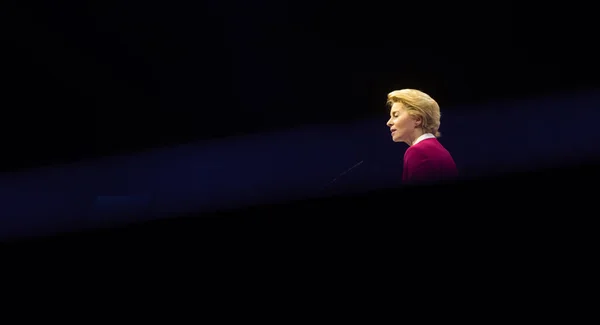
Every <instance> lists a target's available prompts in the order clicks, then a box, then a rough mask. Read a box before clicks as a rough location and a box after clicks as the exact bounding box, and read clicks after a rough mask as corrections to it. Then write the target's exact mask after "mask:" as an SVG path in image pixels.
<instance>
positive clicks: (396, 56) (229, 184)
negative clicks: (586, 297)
mask: <svg viewBox="0 0 600 325" xmlns="http://www.w3.org/2000/svg"><path fill="white" fill-rule="evenodd" d="M190 3H191V2H188V3H185V2H173V1H169V2H166V1H164V2H162V3H159V2H149V1H136V2H134V1H112V2H111V1H102V2H99V3H97V4H91V3H90V2H87V1H69V2H65V1H46V2H45V3H41V2H33V1H18V2H17V1H8V2H6V1H5V2H3V4H2V7H1V8H0V21H1V22H2V30H3V43H2V46H3V47H2V49H3V51H2V54H3V55H4V57H3V60H2V71H1V73H0V75H1V76H2V78H3V81H4V85H3V87H2V90H3V92H2V100H3V101H2V113H3V114H2V117H3V118H2V122H1V123H2V128H0V129H1V132H2V133H1V134H0V136H1V139H2V140H1V141H2V144H1V146H2V162H3V164H2V165H3V167H2V171H3V172H4V173H2V174H0V209H1V210H0V222H2V224H0V236H2V238H3V239H4V238H8V237H12V238H14V237H19V236H24V237H27V236H28V235H39V234H52V233H55V232H61V231H66V230H74V229H77V230H80V229H81V228H97V227H99V226H105V227H106V228H109V227H110V226H115V225H122V224H123V223H135V222H137V221H142V220H141V219H145V220H147V219H148V218H150V219H151V218H163V217H165V216H176V215H177V216H181V215H186V216H187V217H190V218H183V219H168V220H158V221H157V222H154V223H152V222H148V223H147V224H145V225H144V224H142V225H138V224H136V225H132V226H131V227H129V228H123V229H111V230H110V231H109V230H105V231H102V230H99V231H97V232H95V233H92V232H81V234H82V236H78V235H77V234H73V235H71V236H65V237H63V238H58V239H57V240H53V241H44V240H42V241H40V242H37V244H38V245H34V246H33V247H35V249H34V250H26V251H24V252H21V254H16V255H15V256H18V258H20V260H19V262H18V263H9V262H6V260H3V261H4V262H5V263H4V264H3V265H6V268H10V267H12V266H14V265H25V264H26V263H23V260H22V257H23V256H25V257H27V260H29V261H32V260H36V261H41V263H39V264H38V265H36V266H35V267H33V268H30V269H29V271H31V270H35V272H36V276H35V277H32V278H31V279H40V278H43V275H44V273H45V274H50V272H48V270H49V269H52V268H54V267H56V266H59V265H62V263H61V261H59V259H53V256H52V255H50V254H48V255H46V256H45V257H44V258H42V259H35V257H36V255H35V254H34V253H35V252H38V251H39V248H50V250H54V251H55V252H56V251H58V250H56V249H57V248H58V249H59V250H60V251H61V252H71V253H73V255H72V257H71V258H70V259H69V260H70V261H72V262H74V263H76V264H77V267H76V268H74V269H71V270H69V272H68V273H66V272H65V273H64V274H73V270H76V271H75V272H76V273H78V274H79V275H82V276H84V277H85V276H87V275H89V274H92V273H91V272H90V273H87V272H79V271H80V270H81V266H82V265H83V264H86V263H82V261H83V260H84V259H88V258H89V259H91V260H93V263H90V264H88V265H90V266H92V268H94V269H95V270H94V271H96V272H98V270H105V269H106V268H105V267H106V265H108V264H110V262H113V263H114V262H115V261H116V258H117V256H124V257H125V258H123V259H120V260H119V262H118V263H119V264H118V267H117V268H114V270H118V272H117V273H118V274H119V276H120V277H121V278H123V273H126V272H123V271H126V270H130V269H129V268H128V266H129V265H134V264H137V266H138V267H140V266H139V261H140V260H147V261H152V266H151V267H147V268H144V266H142V268H144V270H143V271H142V272H139V273H133V272H131V273H130V274H131V275H133V274H137V275H135V276H130V277H128V281H130V280H131V279H133V278H143V277H139V275H141V274H144V275H147V274H149V273H151V272H152V271H153V270H160V272H161V274H160V275H159V276H157V277H156V278H155V279H165V278H168V277H165V276H164V273H163V272H164V269H165V268H167V269H170V270H177V271H176V272H178V274H177V276H176V277H171V278H169V280H168V281H169V283H170V285H171V286H172V280H173V279H175V280H177V279H181V278H182V271H185V270H193V271H192V272H194V273H195V272H196V268H195V267H194V266H195V265H199V266H200V268H202V270H200V271H201V272H209V273H210V272H213V274H214V275H216V276H214V277H213V276H212V275H211V276H210V277H198V275H199V274H201V272H197V273H195V274H194V278H196V279H198V278H202V279H201V281H204V280H205V279H208V282H211V283H216V284H217V285H218V286H219V290H218V291H219V293H221V294H222V293H224V292H226V294H227V295H228V298H229V297H231V296H232V294H231V293H230V292H233V291H227V290H223V287H222V286H221V285H222V284H223V283H225V282H226V283H234V285H237V284H238V282H249V283H252V284H258V285H259V286H260V288H257V289H258V290H252V291H249V292H252V293H253V295H254V294H255V293H256V292H265V285H264V283H269V282H270V281H268V280H267V281H264V282H263V281H257V280H256V279H260V277H256V278H254V277H252V278H251V277H250V276H248V275H250V274H252V271H253V270H256V272H257V273H261V274H260V275H262V276H263V277H264V275H266V274H268V277H270V278H275V279H278V278H277V275H284V276H285V275H288V274H289V273H292V274H293V275H292V276H290V277H289V279H293V280H292V281H293V282H296V283H299V284H300V286H303V287H304V288H303V289H304V290H307V288H311V289H312V287H313V286H314V284H315V283H321V281H318V280H319V279H325V281H326V282H327V284H326V286H323V287H320V288H315V290H314V291H312V292H310V293H313V295H312V296H314V292H319V293H320V292H322V291H323V288H324V287H328V288H331V287H332V286H334V285H338V286H339V287H340V290H336V289H333V290H334V291H337V292H343V293H344V294H346V293H347V292H349V291H352V293H354V292H360V291H359V290H357V289H356V287H357V286H358V285H362V286H363V287H364V288H378V289H381V288H383V290H385V291H386V292H405V291H406V290H405V289H406V284H407V283H416V284H417V285H418V286H419V292H424V290H423V287H424V286H426V285H427V284H430V286H435V287H436V288H434V289H433V290H427V291H426V292H427V293H428V295H430V296H431V294H430V293H433V296H436V295H435V294H436V290H435V289H438V291H440V290H444V288H445V287H444V286H443V285H446V286H450V287H451V286H452V284H454V285H455V286H456V290H453V291H450V290H448V291H446V293H447V292H452V295H453V297H455V296H456V293H463V294H467V295H468V294H469V293H474V294H473V295H471V296H473V297H477V299H478V300H479V301H485V302H484V303H485V304H489V300H487V299H480V297H481V292H482V290H483V288H485V291H486V292H491V293H492V294H493V295H496V296H502V297H503V298H504V296H505V295H501V294H497V293H501V292H503V291H504V292H506V293H507V294H506V296H510V297H511V301H513V300H515V299H514V298H515V297H517V298H518V297H524V298H523V299H526V302H525V303H524V304H523V306H528V308H529V307H531V301H533V300H536V299H532V298H531V295H529V294H525V295H523V294H520V293H521V292H522V291H519V290H522V289H523V288H527V290H530V291H531V292H533V291H535V292H540V295H543V296H544V298H546V299H553V298H554V297H555V296H554V295H552V293H558V292H561V291H560V290H561V289H562V288H561V285H563V287H564V288H587V287H589V286H588V283H582V284H581V285H574V284H573V281H579V282H585V280H586V278H585V277H584V276H582V274H584V273H585V272H583V271H587V270H592V269H593V268H591V267H590V266H589V265H586V263H588V264H589V263H590V262H588V261H593V259H590V258H589V257H590V256H593V255H592V254H594V253H595V252H590V249H591V247H597V245H594V244H593V242H594V240H595V238H596V237H597V236H596V234H595V233H593V232H594V231H595V229H596V227H594V226H593V224H595V211H596V210H597V207H596V206H595V205H596V204H595V202H596V200H595V199H594V194H595V192H594V188H595V184H596V183H597V182H598V179H599V178H598V176H600V173H599V172H598V168H597V166H598V164H594V163H593V161H592V160H588V161H586V162H585V163H583V162H581V161H580V162H577V161H574V159H569V158H571V157H570V156H571V155H572V154H573V155H574V154H577V155H578V157H579V158H580V157H582V156H586V155H591V154H595V155H598V153H599V150H598V149H599V147H598V143H600V142H599V141H598V139H599V136H598V132H596V131H595V130H596V129H595V121H597V120H598V115H599V113H598V109H597V108H598V103H600V98H599V97H598V95H597V91H596V87H597V78H596V75H597V74H598V72H599V71H598V64H597V61H596V59H597V56H598V54H599V53H598V50H597V49H596V47H595V45H596V38H597V37H596V28H595V25H596V23H595V18H596V17H594V13H595V11H594V10H591V9H590V8H586V7H585V6H582V5H580V4H579V3H577V2H573V1H570V2H568V3H558V4H556V5H553V4H551V3H548V2H541V1H539V2H537V3H535V2H521V1H519V2H517V1H514V2H510V1H502V2H481V3H480V4H472V3H460V2H447V3H440V2H423V1H418V2H417V1H415V2H406V1H405V2H395V4H394V5H390V4H388V3H383V2H382V3H381V4H376V3H375V2H358V3H355V4H352V3H350V2H342V1H338V2H329V1H314V2H308V1H293V2H290V1H288V2H282V1H270V0H269V1H242V0H236V1H216V0H214V1H202V2H195V3H194V4H190ZM407 87H411V88H420V89H422V90H424V91H426V92H427V93H429V94H431V95H432V96H433V97H434V98H436V99H437V100H438V102H439V103H440V104H441V107H442V112H443V114H444V117H443V126H442V132H446V131H447V133H446V135H444V137H443V138H442V139H441V141H442V143H444V145H445V146H447V147H448V148H449V150H450V151H451V152H452V154H453V156H454V157H455V159H456V161H457V164H459V167H460V168H461V172H463V173H467V174H468V175H471V176H479V175H478V174H479V171H480V170H486V169H487V168H486V167H488V168H491V169H495V170H497V171H500V170H503V168H504V169H506V168H508V167H507V166H509V165H510V166H509V167H510V168H516V167H515V165H514V164H520V167H528V168H529V170H527V168H525V169H526V172H524V173H516V174H514V175H511V176H510V177H508V176H504V175H502V176H501V177H500V178H498V179H491V180H490V179H483V180H470V181H465V182H464V183H461V184H460V185H459V184H448V185H440V186H432V187H419V188H407V189H404V190H396V189H394V190H389V188H388V189H387V190H386V187H392V186H394V185H395V184H397V183H398V181H399V180H400V173H401V158H402V153H403V150H402V147H399V146H396V145H395V144H393V143H391V142H390V141H389V133H387V131H388V130H387V129H386V127H385V126H384V123H385V121H386V120H387V114H388V112H387V110H386V108H385V106H384V104H385V96H386V94H387V93H388V92H389V91H390V90H393V89H400V88H407ZM584 94H585V95H584ZM514 100H516V101H514ZM183 143H190V145H189V146H181V147H177V145H178V144H183ZM157 147H162V148H161V150H157V151H152V150H149V149H150V148H157ZM145 150H148V152H147V153H144V154H132V153H134V152H136V151H145ZM115 154H123V155H124V156H123V157H112V155H115ZM125 154H131V155H125ZM549 157H550V158H549ZM363 159H364V161H365V163H364V164H363V165H361V166H360V168H357V169H356V170H355V171H353V172H352V173H351V174H349V175H348V177H345V178H343V179H341V180H340V182H338V183H336V187H335V188H333V189H330V190H329V191H328V190H323V188H322V185H324V184H325V183H326V182H328V181H330V180H331V179H332V178H333V177H334V176H336V175H338V174H339V173H340V172H341V171H343V170H344V169H346V168H348V167H350V166H352V165H353V164H354V163H355V162H356V161H359V160H363ZM554 159H556V161H554ZM565 161H568V162H569V163H570V164H574V165H575V166H573V165H570V166H567V167H562V168H561V167H560V166H556V165H560V163H562V162H565ZM61 163H73V164H72V165H67V166H62V167H52V168H43V169H34V168H33V167H41V166H50V165H56V164H61ZM25 169H28V170H25ZM16 170H21V171H22V172H21V173H11V172H13V171H16ZM532 170H533V171H535V172H533V171H532ZM505 171H506V170H505ZM289 187H293V188H291V189H290V188H289ZM346 190H348V191H352V190H358V191H359V192H360V191H365V190H370V191H371V192H369V193H368V194H364V193H362V194H361V195H359V194H355V195H349V194H348V193H347V191H346ZM287 191H291V192H294V191H298V192H295V193H288V192H287ZM273 193H276V195H275V194H273ZM307 193H308V194H307ZM340 193H342V194H344V195H341V194H340ZM288 194H289V196H295V197H296V198H297V197H298V196H300V195H302V196H305V197H306V196H308V197H314V196H321V198H319V199H313V200H304V201H296V202H292V203H290V202H287V203H288V204H283V203H281V202H279V203H280V204H271V205H264V206H254V207H247V209H245V210H227V209H224V208H223V207H227V206H228V205H230V204H231V203H232V202H235V203H236V204H240V205H243V204H256V203H265V202H266V201H270V200H272V199H273V198H275V197H277V198H278V199H281V198H282V197H283V198H284V199H288V198H289V196H288ZM330 194H338V196H337V197H334V198H330V199H326V198H324V197H325V196H328V195H330ZM199 206H200V207H202V208H206V207H208V209H211V208H212V209H213V210H217V211H212V212H213V213H212V214H207V213H199V212H198V211H194V210H198V209H199ZM215 207H216V208H215ZM204 212H205V211H204ZM198 216H202V217H204V218H197V217H198ZM49 244H55V245H49ZM312 248H314V249H312ZM270 253H273V254H270ZM263 254H266V255H270V256H269V257H268V258H267V259H264V260H260V259H258V257H262V256H261V255H263ZM103 257H104V258H103ZM174 260H178V261H186V262H184V263H186V264H189V265H181V264H180V263H174V262H175V261H174ZM157 261H160V262H159V263H157ZM68 264H69V263H65V265H68ZM230 264H235V265H232V266H230ZM272 264H276V267H271V265H272ZM157 266H159V267H157ZM182 266H183V267H182ZM336 266H337V267H336ZM365 269H366V271H365ZM40 270H41V271H43V272H41V271H40ZM290 270H292V271H290ZM565 270H567V271H566V272H565ZM582 270H583V271H582ZM568 271H570V272H568ZM92 272H93V271H92ZM101 272H103V271H101ZM167 272H168V271H167ZM297 272H299V273H301V275H300V276H298V275H296V274H295V273H297ZM587 272H589V271H587ZM407 273H408V275H407ZM596 273H597V272H596ZM22 274H24V273H22ZM107 275H108V274H107V273H103V274H102V276H101V277H94V278H93V279H94V280H98V279H106V278H107ZM203 275H205V274H203ZM223 275H225V276H227V277H228V278H227V281H224V282H219V281H213V279H217V278H220V277H222V276H223ZM448 275H450V276H448ZM569 275H572V276H569ZM420 277H425V278H426V279H425V281H414V280H415V279H419V278H420ZM74 278H77V279H79V277H74ZM313 278H319V279H315V280H314V281H313ZM31 279H28V281H29V280H31ZM144 279H146V278H144ZM405 279H411V281H408V282H407V281H406V280H405ZM235 280H238V281H235ZM269 280H270V279H269ZM278 280H279V279H278ZM144 281H146V280H144ZM271 281H272V280H271ZM276 281H277V280H276ZM51 282H53V283H61V285H62V282H59V281H57V280H56V279H55V278H53V280H52V281H51ZM92 282H94V281H92ZM155 282H159V281H154V282H153V283H155ZM204 282H206V281H204ZM288 282H289V281H288ZM561 282H565V284H563V283H561ZM99 283H100V282H99ZM281 283H285V281H282V282H281ZM281 283H278V287H280V288H281V287H283V286H281ZM438 283H441V284H443V285H438ZM496 283H497V286H498V287H500V288H499V289H497V290H495V289H491V290H490V286H489V285H490V284H496ZM307 284H313V286H310V285H307ZM521 284H522V286H521V288H519V286H520V285H521ZM469 285H470V286H469ZM534 285H536V286H535V287H534ZM144 286H145V287H148V286H147V283H145V284H144ZM400 286H402V288H399V287H400ZM181 287H185V288H189V286H188V285H187V284H186V285H185V286H181ZM239 287H240V288H241V287H243V286H242V285H241V284H240V285H239ZM471 287H474V288H476V289H475V290H472V291H469V290H467V289H471ZM538 288H539V289H538ZM286 289H287V288H286ZM311 289H309V290H311ZM61 290H62V288H61ZM365 291H368V289H366V290H365ZM563 291H569V289H564V290H563ZM197 292H201V293H204V292H206V290H205V288H202V290H199V291H197ZM373 293H374V292H370V293H369V294H368V295H360V297H357V298H356V299H355V301H361V302H362V301H364V297H369V299H371V298H372V297H381V296H385V295H381V294H380V293H379V292H377V293H375V294H373ZM515 293H517V295H515ZM561 293H562V292H561ZM555 295H556V294H555ZM279 296H280V295H277V297H279ZM323 296H324V295H323ZM347 296H348V297H352V298H350V299H353V298H354V297H355V295H352V294H351V293H350V294H348V295H347ZM560 296H561V297H557V298H556V300H555V301H563V300H564V297H569V298H568V299H571V300H572V299H573V298H572V297H579V296H582V295H580V294H579V295H578V294H574V293H571V292H566V294H562V295H560ZM328 298H329V297H328ZM328 298H325V299H328ZM361 298H362V299H361ZM453 300H456V299H453ZM251 301H256V296H253V297H252V300H251ZM389 301H396V300H389ZM389 301H388V302H387V305H389ZM460 301H461V303H463V300H460ZM330 305H331V301H328V302H327V306H330ZM464 305H465V304H464V303H463V304H462V306H464ZM497 305H498V306H503V307H502V308H505V306H506V304H505V303H504V302H503V303H501V304H497ZM586 305H587V304H585V303H584V304H580V306H586ZM469 306H472V305H471V304H469ZM361 310H362V309H361ZM557 310H559V309H557ZM560 310H564V308H563V306H561V308H560ZM544 311H545V310H544ZM303 313H304V311H303ZM502 313H505V310H503V311H502ZM373 314H375V313H371V314H370V317H372V315H373ZM377 314H380V311H378V313H377ZM573 314H577V315H578V314H580V312H579V311H577V312H576V313H571V315H573ZM396 317H397V315H396ZM536 317H539V314H538V315H536Z"/></svg>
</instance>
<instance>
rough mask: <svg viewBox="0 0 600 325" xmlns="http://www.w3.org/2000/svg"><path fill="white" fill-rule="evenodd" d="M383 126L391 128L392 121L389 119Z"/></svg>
mask: <svg viewBox="0 0 600 325" xmlns="http://www.w3.org/2000/svg"><path fill="white" fill-rule="evenodd" d="M385 125H387V126H388V127H391V126H392V125H394V123H392V119H391V118H390V119H389V120H388V121H387V123H386V124H385Z"/></svg>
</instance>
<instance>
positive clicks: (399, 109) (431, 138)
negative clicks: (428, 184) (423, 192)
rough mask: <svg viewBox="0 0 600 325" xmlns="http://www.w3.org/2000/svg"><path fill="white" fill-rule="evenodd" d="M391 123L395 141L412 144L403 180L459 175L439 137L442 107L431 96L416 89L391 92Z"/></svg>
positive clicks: (406, 160) (389, 123)
mask: <svg viewBox="0 0 600 325" xmlns="http://www.w3.org/2000/svg"><path fill="white" fill-rule="evenodd" d="M387 104H388V106H390V119H389V120H388V122H387V125H388V126H389V128H390V131H391V133H392V140H393V141H394V142H404V143H406V144H408V145H409V148H408V149H406V153H405V154H404V169H403V172H402V179H403V181H404V182H407V183H414V182H423V181H439V180H444V179H449V178H454V177H456V176H457V175H458V171H457V169H456V164H455V163H454V159H452V156H451V155H450V153H449V152H448V150H446V148H444V147H443V146H442V144H441V143H439V141H438V140H437V138H438V137H440V132H439V131H438V129H439V128H440V116H441V114H440V107H439V105H438V104H437V103H436V101H435V100H433V99H432V98H431V97H429V95H427V94H425V93H423V92H421V91H418V90H414V89H402V90H395V91H392V92H391V93H389V94H388V96H387Z"/></svg>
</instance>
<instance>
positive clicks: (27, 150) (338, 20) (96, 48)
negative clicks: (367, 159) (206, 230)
mask: <svg viewBox="0 0 600 325" xmlns="http://www.w3.org/2000/svg"><path fill="white" fill-rule="evenodd" d="M4 6H5V8H3V10H2V12H3V16H4V17H2V19H3V22H4V24H6V26H5V31H6V34H5V36H7V37H6V38H5V40H6V41H5V43H4V49H5V51H4V54H5V55H6V56H5V58H4V60H3V71H4V72H3V73H2V78H3V79H4V82H5V85H6V86H5V87H4V93H5V96H4V98H3V112H4V114H3V115H4V118H3V124H4V127H3V128H2V141H3V143H2V147H3V150H4V153H5V154H4V155H3V156H4V158H3V160H4V165H5V167H4V170H14V169H18V168H24V167H34V166H41V165H48V164H52V163H61V162H71V161H77V160H81V159H86V158H93V157H98V156H103V155H108V154H117V153H125V152H130V151H134V150H143V149H146V148H152V147H157V146H167V145H174V144H176V143H183V142H191V141H197V140H211V139H216V138H221V137H228V136H239V135H244V134H250V133H257V132H263V131H267V130H274V129H285V128H290V127H292V126H295V125H303V124H315V123H330V122H343V121H345V120H352V119H359V118H362V117H365V116H372V115H385V114H387V113H386V112H385V107H384V104H385V95H386V94H387V93H388V92H389V91H390V90H393V89H399V88H408V87H410V88H419V89H422V90H424V91H426V92H428V93H430V94H431V95H432V96H434V98H436V99H437V100H438V101H439V102H440V103H441V105H443V107H445V109H453V107H456V105H460V104H473V105H470V106H469V105H467V106H463V107H471V108H472V109H477V108H476V107H477V103H478V102H483V101H491V100H500V99H511V98H522V97H528V96H533V95H537V94H545V93H551V92H556V91H570V90H575V89H582V88H589V87H593V86H594V83H595V79H596V78H595V75H596V74H597V72H598V68H597V64H596V62H595V60H596V55H597V53H598V51H597V50H596V49H595V48H594V42H595V41H594V39H595V38H594V37H593V36H594V34H595V29H594V28H593V20H592V19H591V17H590V15H591V11H590V10H586V9H585V8H584V7H580V6H577V5H576V4H575V3H571V4H570V5H569V6H560V7H559V6H558V5H555V6H554V5H551V4H548V3H542V2H540V3H532V2H516V1H515V2H510V1H502V2H485V3H481V4H474V3H462V2H459V3H457V2H452V3H437V2H395V3H394V4H387V3H383V2H381V3H377V2H373V3H363V2H357V3H349V2H341V1H313V2H307V1H290V2H279V1H272V0H266V1H252V2H247V1H240V0H235V1H202V2H190V3H186V2H156V1H155V2H146V1H103V2H101V3H95V4H92V3H91V2H85V1H47V2H33V1H20V2H16V1H15V2H8V3H7V4H5V5H4Z"/></svg>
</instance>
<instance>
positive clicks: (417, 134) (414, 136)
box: [407, 129, 425, 146]
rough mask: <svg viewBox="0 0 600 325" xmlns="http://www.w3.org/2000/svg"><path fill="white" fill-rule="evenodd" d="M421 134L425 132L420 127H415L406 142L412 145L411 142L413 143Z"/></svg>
mask: <svg viewBox="0 0 600 325" xmlns="http://www.w3.org/2000/svg"><path fill="white" fill-rule="evenodd" d="M423 134H425V133H424V132H423V130H422V129H415V131H414V132H413V134H411V136H410V137H409V138H408V142H407V144H408V145H409V146H412V145H413V143H415V141H416V140H417V139H418V138H419V137H420V136H422V135H423Z"/></svg>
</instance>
